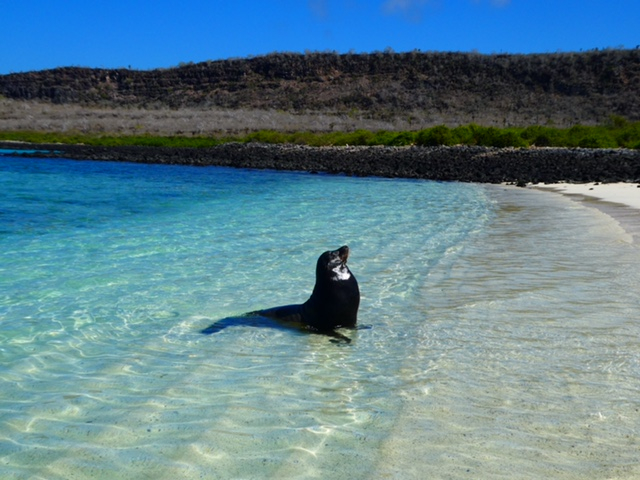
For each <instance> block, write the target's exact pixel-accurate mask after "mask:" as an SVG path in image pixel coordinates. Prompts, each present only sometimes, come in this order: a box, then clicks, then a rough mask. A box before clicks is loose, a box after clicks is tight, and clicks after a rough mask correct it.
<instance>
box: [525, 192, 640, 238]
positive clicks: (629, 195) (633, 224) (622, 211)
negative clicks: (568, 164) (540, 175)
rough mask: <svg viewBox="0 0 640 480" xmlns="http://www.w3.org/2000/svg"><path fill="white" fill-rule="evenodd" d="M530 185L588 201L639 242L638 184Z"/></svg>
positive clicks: (639, 211) (639, 201) (639, 210)
mask: <svg viewBox="0 0 640 480" xmlns="http://www.w3.org/2000/svg"><path fill="white" fill-rule="evenodd" d="M531 187H532V188H536V189H539V190H546V191H552V192H558V193H562V194H563V195H567V196H569V197H573V198H575V199H577V200H581V201H584V202H585V203H589V204H590V205H591V206H593V207H595V208H598V209H599V210H601V211H603V212H604V213H606V214H608V215H610V216H612V217H613V218H615V219H616V220H617V221H618V222H619V223H620V225H621V226H622V227H623V228H624V229H625V230H626V231H627V232H628V233H629V234H631V235H632V236H633V237H634V238H635V239H636V241H640V184H637V183H622V182H621V183H553V184H536V185H532V186H531Z"/></svg>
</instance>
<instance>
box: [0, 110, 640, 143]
mask: <svg viewBox="0 0 640 480" xmlns="http://www.w3.org/2000/svg"><path fill="white" fill-rule="evenodd" d="M1 140H14V141H23V142H29V143H63V144H85V145H92V146H106V147H110V146H127V145H139V146H151V147H190V148H202V147H212V146H215V145H219V144H221V143H226V142H241V143H248V142H260V143H271V144H295V145H309V146H317V147H320V146H346V145H365V146H374V145H385V146H409V145H418V146H438V145H478V146H485V147H517V148H527V147H534V146H535V147H566V148H576V147H582V148H633V149H640V122H629V121H627V120H626V119H625V118H623V117H618V116H612V117H611V118H610V119H609V121H608V122H607V123H606V124H603V125H597V126H583V125H576V126H573V127H571V128H555V127H549V126H530V127H509V128H496V127H483V126H479V125H475V124H471V125H464V126H460V127H455V128H449V127H446V126H444V125H439V126H436V127H432V128H427V129H424V130H418V131H405V132H393V131H385V130H382V131H378V132H371V131H368V130H355V131H353V132H330V133H314V132H292V133H290V132H281V131H276V130H260V131H257V132H253V133H249V134H246V135H242V136H227V137H221V136H181V135H174V136H152V135H100V134H81V133H41V132H0V141H1Z"/></svg>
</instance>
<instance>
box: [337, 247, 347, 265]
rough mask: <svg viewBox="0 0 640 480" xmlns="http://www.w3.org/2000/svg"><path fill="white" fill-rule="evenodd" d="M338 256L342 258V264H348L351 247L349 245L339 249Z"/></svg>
mask: <svg viewBox="0 0 640 480" xmlns="http://www.w3.org/2000/svg"><path fill="white" fill-rule="evenodd" d="M338 255H339V256H340V261H341V262H342V263H347V258H349V247H348V246H347V245H345V246H344V247H340V248H339V249H338Z"/></svg>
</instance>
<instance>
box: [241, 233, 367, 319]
mask: <svg viewBox="0 0 640 480" xmlns="http://www.w3.org/2000/svg"><path fill="white" fill-rule="evenodd" d="M348 257H349V247H348V246H347V245H345V246H343V247H340V248H339V249H338V250H333V251H328V252H324V253H323V254H322V255H320V258H318V263H317V264H316V284H315V286H314V287H313V292H312V293H311V297H309V300H307V301H306V302H304V303H303V304H300V305H286V306H283V307H275V308H269V309H267V310H258V311H256V312H252V313H253V314H255V315H262V316H264V317H267V318H274V319H277V320H283V321H287V322H301V323H303V324H304V325H307V326H308V327H310V328H312V329H313V330H317V331H319V332H329V331H332V330H335V329H336V328H340V327H344V328H355V326H356V323H357V321H358V307H359V306H360V289H359V288H358V281H357V280H356V277H355V276H354V275H353V273H351V270H349V267H347V258H348Z"/></svg>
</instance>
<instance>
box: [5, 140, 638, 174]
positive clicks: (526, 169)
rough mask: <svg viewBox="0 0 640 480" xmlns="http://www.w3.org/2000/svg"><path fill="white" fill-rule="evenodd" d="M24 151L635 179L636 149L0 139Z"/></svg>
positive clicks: (379, 170) (247, 164)
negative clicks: (191, 145) (37, 142)
mask: <svg viewBox="0 0 640 480" xmlns="http://www.w3.org/2000/svg"><path fill="white" fill-rule="evenodd" d="M0 148H8V149H12V150H19V149H22V148H24V149H25V152H26V151H27V150H26V149H29V150H31V151H33V149H34V148H36V149H37V150H39V151H40V152H38V153H24V154H23V155H24V156H40V157H57V158H69V159H76V160H102V161H122V162H136V163H156V164H172V165H194V166H225V167H235V168H251V169H273V170H292V171H307V172H314V173H320V172H324V173H330V174H344V175H353V176H377V177H387V178H415V179H429V180H440V181H461V182H480V183H503V182H507V183H518V184H525V183H555V182H560V181H566V182H575V183H585V182H640V151H639V150H625V149H611V150H605V149H567V148H528V149H514V148H502V149H500V148H486V147H469V146H456V147H348V146H347V147H308V146H301V145H267V144H258V143H248V144H240V143H228V144H223V145H219V146H217V147H211V148H156V147H92V146H86V145H59V144H58V145H38V146H34V145H31V144H29V145H26V144H24V145H23V144H15V143H11V144H2V143H0Z"/></svg>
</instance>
